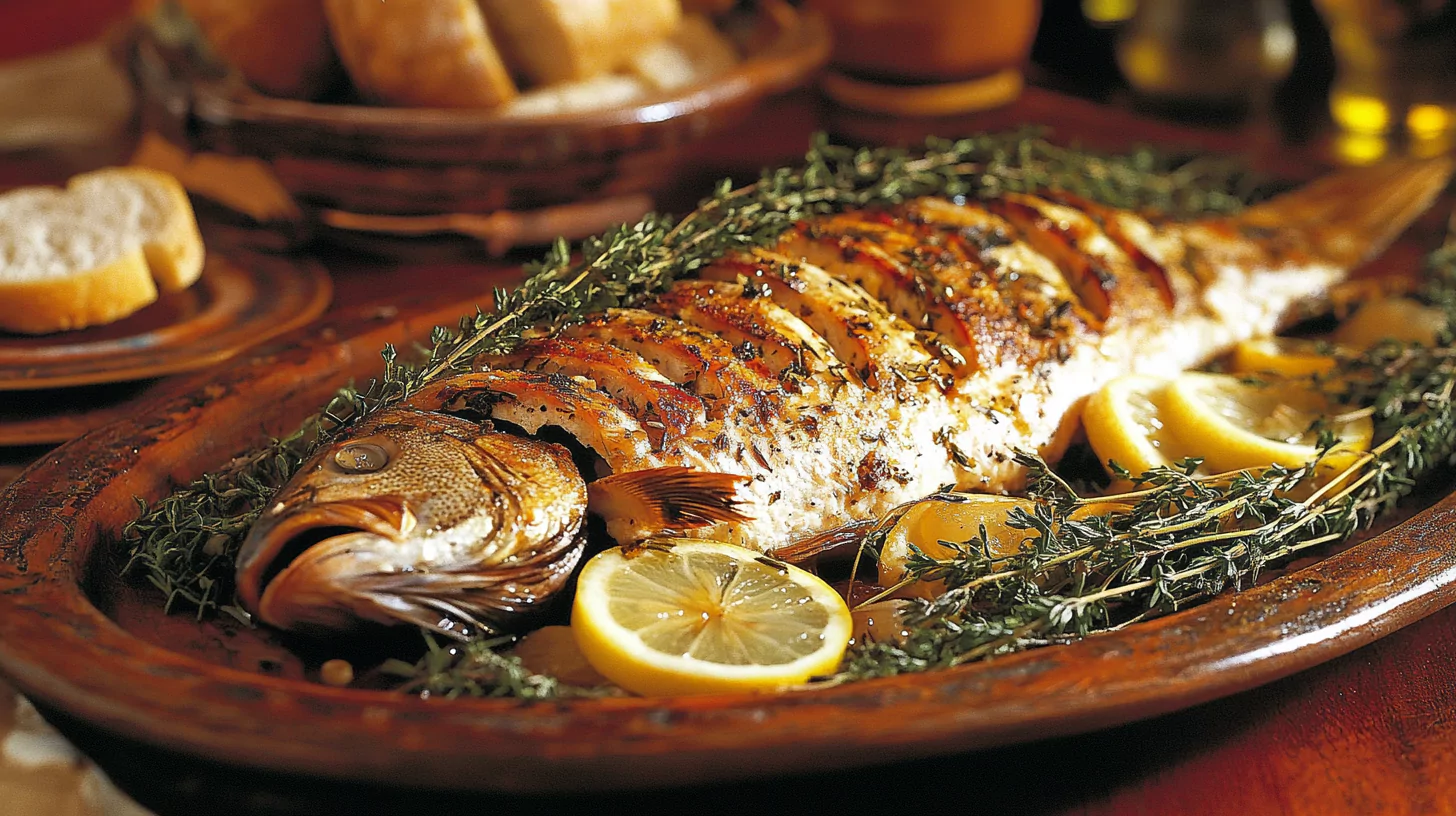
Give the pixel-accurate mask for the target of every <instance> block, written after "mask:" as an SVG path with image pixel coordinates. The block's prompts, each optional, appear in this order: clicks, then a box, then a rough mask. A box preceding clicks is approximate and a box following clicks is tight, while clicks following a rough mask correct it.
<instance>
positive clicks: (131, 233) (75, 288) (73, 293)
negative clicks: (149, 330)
mask: <svg viewBox="0 0 1456 816" xmlns="http://www.w3.org/2000/svg"><path fill="white" fill-rule="evenodd" d="M202 256H203V248H202V236H201V234H200V233H199V232H198V231H197V221H196V219H195V218H194V216H193V214H192V205H191V203H190V202H189V201H188V200H187V194H186V192H184V191H183V189H182V185H180V184H178V183H177V180H176V179H175V178H173V177H172V176H169V175H167V174H166V173H160V172H157V171H155V170H147V169H144V168H139V167H117V168H108V169H105V170H98V171H96V172H94V173H86V174H84V175H80V176H76V177H75V178H73V179H71V181H70V183H69V184H67V185H66V188H65V189H64V190H62V189H60V188H56V187H25V188H21V189H19V190H13V191H11V192H8V193H5V194H3V195H0V331H10V332H21V333H25V334H44V333H47V332H55V331H65V330H68V329H80V328H84V327H86V326H95V325H98V324H102V323H111V322H114V321H117V320H120V319H121V318H123V317H126V316H127V315H130V314H132V313H133V312H135V311H137V310H138V309H140V308H142V307H143V306H146V305H148V304H150V303H152V302H153V301H155V300H156V299H157V297H158V291H159V290H160V291H166V292H171V291H178V290H181V289H185V288H187V287H188V286H191V285H192V284H193V283H195V282H196V281H197V279H198V277H200V276H201V274H202Z"/></svg>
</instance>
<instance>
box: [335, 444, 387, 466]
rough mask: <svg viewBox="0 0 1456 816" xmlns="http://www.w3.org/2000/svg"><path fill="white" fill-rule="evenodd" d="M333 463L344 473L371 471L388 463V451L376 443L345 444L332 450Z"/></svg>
mask: <svg viewBox="0 0 1456 816" xmlns="http://www.w3.org/2000/svg"><path fill="white" fill-rule="evenodd" d="M334 464H336V465H338V466H339V468H340V469H341V470H343V471H344V472H346V473H373V472H375V471H377V470H383V469H384V467H385V466H386V465H388V464H389V453H388V452H387V451H385V450H384V448H382V447H380V446H378V445H371V444H369V443H367V442H366V443H359V444H354V445H345V446H344V447H342V448H339V449H338V450H337V451H335V452H334Z"/></svg>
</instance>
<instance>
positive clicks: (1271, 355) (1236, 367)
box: [1229, 337, 1335, 377]
mask: <svg viewBox="0 0 1456 816" xmlns="http://www.w3.org/2000/svg"><path fill="white" fill-rule="evenodd" d="M1334 367H1335V358H1333V357H1331V356H1329V355H1328V354H1321V353H1320V352H1319V343H1317V342H1315V341H1314V340H1301V339H1298V338H1293V337H1260V338H1257V339H1254V340H1245V341H1243V342H1242V343H1239V344H1238V345H1237V346H1235V347H1234V353H1233V357H1232V358H1231V359H1230V360H1229V368H1230V369H1231V370H1232V371H1233V372H1234V373H1235V374H1277V375H1279V376H1281V377H1308V376H1310V375H1311V374H1324V373H1326V372H1328V371H1332V370H1334Z"/></svg>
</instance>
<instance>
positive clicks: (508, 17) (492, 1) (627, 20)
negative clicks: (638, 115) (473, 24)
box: [481, 0, 682, 85]
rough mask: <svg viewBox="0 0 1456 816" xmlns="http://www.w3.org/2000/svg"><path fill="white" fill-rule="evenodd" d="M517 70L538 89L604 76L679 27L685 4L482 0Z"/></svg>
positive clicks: (647, 0) (661, 0)
mask: <svg viewBox="0 0 1456 816" xmlns="http://www.w3.org/2000/svg"><path fill="white" fill-rule="evenodd" d="M481 8H483V9H484V10H485V13H486V17H487V18H489V20H490V23H491V27H492V29H493V30H494V31H495V32H496V34H497V36H498V40H497V42H498V43H499V44H500V46H501V50H502V51H503V52H504V53H505V55H506V60H507V62H508V64H509V65H510V66H511V69H512V70H513V71H515V72H516V73H517V74H519V75H520V76H522V77H525V78H526V79H527V80H529V81H530V82H531V83H532V84H536V85H547V84H553V83H557V82H571V81H574V80H581V79H589V78H591V77H594V76H600V75H601V74H605V73H607V72H609V71H613V70H616V69H617V68H620V67H622V66H623V65H625V64H626V63H627V61H628V59H630V58H631V56H632V55H633V54H635V53H637V52H638V51H640V50H641V49H642V48H643V47H645V46H647V45H649V44H650V43H654V42H656V41H658V40H661V39H662V38H664V37H666V36H667V35H668V34H670V33H671V32H672V31H673V30H674V29H676V28H677V25H678V22H679V21H680V20H681V19H682V6H681V4H680V2H679V0H481Z"/></svg>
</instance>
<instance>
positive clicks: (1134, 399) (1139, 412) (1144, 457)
mask: <svg viewBox="0 0 1456 816" xmlns="http://www.w3.org/2000/svg"><path fill="white" fill-rule="evenodd" d="M1167 385H1168V381H1167V380H1165V379H1163V378H1161V377H1147V376H1142V375H1129V376H1126V377H1119V378H1117V379H1115V380H1113V381H1112V382H1109V383H1108V384H1107V385H1105V386H1103V387H1102V388H1101V390H1099V391H1098V392H1097V393H1095V394H1093V395H1092V397H1091V398H1090V399H1088V400H1087V406H1086V407H1085V408H1084V409H1083V411H1082V423H1083V427H1084V428H1085V430H1086V432H1087V441H1088V442H1089V443H1091V445H1092V450H1093V451H1095V452H1096V453H1097V458H1098V459H1099V460H1100V461H1101V462H1102V463H1103V464H1104V465H1106V464H1107V463H1108V462H1115V463H1116V464H1117V465H1118V467H1121V468H1123V469H1125V470H1127V471H1128V472H1129V473H1131V474H1132V475H1134V476H1137V475H1139V474H1142V473H1144V472H1146V471H1149V470H1152V469H1153V468H1156V467H1163V466H1166V465H1169V464H1171V463H1173V462H1176V461H1179V460H1181V459H1183V458H1184V456H1185V455H1186V454H1185V453H1184V451H1183V450H1182V447H1181V445H1180V442H1179V439H1178V438H1177V437H1176V436H1175V435H1174V433H1173V431H1172V429H1170V428H1169V427H1168V422H1167V417H1166V408H1165V406H1164V405H1163V400H1164V392H1165V390H1166V388H1167Z"/></svg>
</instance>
